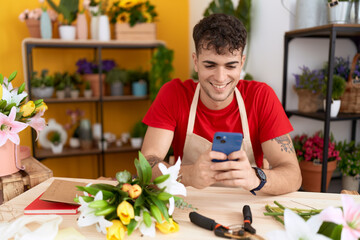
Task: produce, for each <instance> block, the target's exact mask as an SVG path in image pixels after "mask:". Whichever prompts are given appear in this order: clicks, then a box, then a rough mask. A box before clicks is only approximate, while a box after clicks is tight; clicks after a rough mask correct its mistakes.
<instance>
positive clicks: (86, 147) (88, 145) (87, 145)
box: [80, 139, 93, 150]
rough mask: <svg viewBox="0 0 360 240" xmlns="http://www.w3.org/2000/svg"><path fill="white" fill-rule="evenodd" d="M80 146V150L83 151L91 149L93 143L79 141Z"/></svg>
mask: <svg viewBox="0 0 360 240" xmlns="http://www.w3.org/2000/svg"><path fill="white" fill-rule="evenodd" d="M80 146H81V148H82V149H84V150H89V149H91V148H92V146H93V141H92V140H88V139H87V140H80Z"/></svg>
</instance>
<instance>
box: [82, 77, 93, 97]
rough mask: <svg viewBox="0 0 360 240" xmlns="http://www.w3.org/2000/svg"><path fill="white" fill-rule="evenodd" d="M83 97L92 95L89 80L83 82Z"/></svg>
mask: <svg viewBox="0 0 360 240" xmlns="http://www.w3.org/2000/svg"><path fill="white" fill-rule="evenodd" d="M84 97H85V98H91V97H92V90H91V86H90V82H89V81H86V82H85V89H84Z"/></svg>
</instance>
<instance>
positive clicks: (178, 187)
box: [157, 158, 186, 196]
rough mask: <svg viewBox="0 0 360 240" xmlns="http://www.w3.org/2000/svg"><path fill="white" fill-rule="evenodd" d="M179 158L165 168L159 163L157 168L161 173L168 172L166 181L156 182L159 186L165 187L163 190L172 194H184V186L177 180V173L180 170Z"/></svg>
mask: <svg viewBox="0 0 360 240" xmlns="http://www.w3.org/2000/svg"><path fill="white" fill-rule="evenodd" d="M180 166H181V160H180V158H178V160H177V161H176V164H175V165H173V166H171V167H169V168H167V167H166V166H165V165H164V164H162V163H160V164H159V169H160V171H161V173H162V174H163V175H166V174H169V175H170V176H169V178H168V179H166V181H164V182H162V183H159V184H157V186H158V187H159V188H164V187H166V188H165V192H167V193H170V194H172V195H183V196H186V188H185V186H184V185H183V184H182V183H180V182H178V181H177V179H178V175H179V171H180Z"/></svg>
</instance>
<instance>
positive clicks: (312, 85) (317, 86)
mask: <svg viewBox="0 0 360 240" xmlns="http://www.w3.org/2000/svg"><path fill="white" fill-rule="evenodd" d="M299 68H300V70H301V73H300V74H293V75H294V77H295V89H308V90H311V91H312V92H313V93H320V92H321V88H322V86H323V85H324V73H323V71H321V70H316V69H315V70H310V68H308V67H306V66H305V65H304V66H302V67H299Z"/></svg>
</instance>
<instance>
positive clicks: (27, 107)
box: [20, 101, 35, 117]
mask: <svg viewBox="0 0 360 240" xmlns="http://www.w3.org/2000/svg"><path fill="white" fill-rule="evenodd" d="M34 110H35V103H34V102H33V101H29V102H27V103H26V104H24V105H22V106H21V107H20V112H23V116H24V117H28V116H30V115H31V114H32V113H33V112H34Z"/></svg>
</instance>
